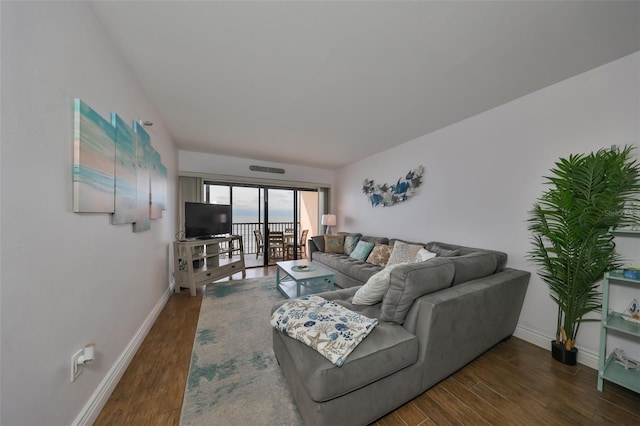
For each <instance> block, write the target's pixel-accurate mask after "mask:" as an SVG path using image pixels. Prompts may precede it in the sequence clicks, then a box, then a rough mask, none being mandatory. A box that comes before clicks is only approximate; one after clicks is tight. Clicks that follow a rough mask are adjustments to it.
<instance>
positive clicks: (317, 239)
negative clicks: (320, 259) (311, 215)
mask: <svg viewBox="0 0 640 426" xmlns="http://www.w3.org/2000/svg"><path fill="white" fill-rule="evenodd" d="M311 241H313V244H315V245H316V247H317V248H318V250H320V251H324V235H315V236H313V237H311Z"/></svg>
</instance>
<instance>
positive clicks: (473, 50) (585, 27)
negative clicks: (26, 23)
mask: <svg viewBox="0 0 640 426" xmlns="http://www.w3.org/2000/svg"><path fill="white" fill-rule="evenodd" d="M92 5H93V8H94V10H95V12H96V14H97V15H98V18H99V19H100V21H101V22H102V23H103V25H104V27H105V29H106V31H107V32H108V34H109V35H110V37H111V38H112V39H113V41H114V42H115V44H116V46H117V48H118V49H119V51H120V52H121V53H122V55H123V56H124V58H125V60H126V61H127V63H128V64H129V66H130V67H131V68H132V69H133V71H134V72H135V73H136V74H137V76H138V78H139V80H140V82H141V85H142V87H143V88H144V90H145V91H146V93H147V95H148V96H149V98H150V99H151V101H152V102H153V104H154V106H155V108H156V109H157V113H158V116H157V117H143V118H144V119H145V120H150V121H157V120H161V121H162V122H163V123H164V125H165V126H166V128H167V129H168V131H169V133H170V134H171V136H172V138H173V139H174V141H175V142H176V143H177V145H178V148H179V149H183V150H189V151H197V152H207V153H217V154H222V155H230V156H236V157H246V158H251V159H254V160H261V161H265V162H278V163H288V164H298V165H306V166H313V167H321V168H327V169H334V168H338V167H341V166H344V165H346V164H349V163H351V162H353V161H357V160H359V159H362V158H365V157H367V156H369V155H372V154H375V153H378V152H381V151H384V150H386V149H389V148H392V147H394V146H396V145H399V144H401V143H404V142H407V141H409V140H412V139H415V138H416V137H418V136H421V135H424V134H427V133H430V132H433V131H435V130H438V129H441V128H443V127H446V126H448V125H450V124H453V123H455V122H458V121H460V120H463V119H465V118H467V117H470V116H473V115H475V114H478V113H480V112H482V111H486V110H488V109H491V108H493V107H496V106H498V105H501V104H503V103H505V102H508V101H510V100H513V99H516V98H518V97H520V96H523V95H525V94H527V93H531V92H533V91H535V90H538V89H541V88H543V87H545V86H549V85H551V84H553V83H556V82H558V81H561V80H564V79H566V78H569V77H571V76H574V75H576V74H579V73H582V72H585V71H587V70H590V69H592V68H595V67H597V66H599V65H602V64H605V63H607V62H610V61H613V60H615V59H618V58H620V57H623V56H626V55H628V54H631V53H633V52H636V51H638V50H640V2H639V1H631V2H617V1H603V2H599V1H422V2H421V1H353V2H351V1H319V2H314V1H295V2H294V1H291V2H282V1H261V2H250V1H227V2H217V1H93V2H92ZM639 80H640V77H639ZM639 83H640V81H639Z"/></svg>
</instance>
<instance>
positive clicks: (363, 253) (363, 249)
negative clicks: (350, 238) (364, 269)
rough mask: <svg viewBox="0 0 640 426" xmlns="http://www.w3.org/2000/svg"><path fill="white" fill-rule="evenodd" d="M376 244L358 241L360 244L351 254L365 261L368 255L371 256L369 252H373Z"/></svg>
mask: <svg viewBox="0 0 640 426" xmlns="http://www.w3.org/2000/svg"><path fill="white" fill-rule="evenodd" d="M374 246H375V245H374V244H373V243H369V242H367V241H358V245H356V248H354V249H353V251H352V252H351V254H350V255H349V256H351V257H353V258H354V259H358V260H361V261H363V262H364V261H365V260H367V257H368V256H369V253H371V250H373V247H374Z"/></svg>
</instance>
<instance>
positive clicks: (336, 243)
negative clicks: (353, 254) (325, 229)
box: [324, 234, 344, 254]
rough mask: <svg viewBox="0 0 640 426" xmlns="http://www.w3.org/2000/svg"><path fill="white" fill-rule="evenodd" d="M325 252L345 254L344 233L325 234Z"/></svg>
mask: <svg viewBox="0 0 640 426" xmlns="http://www.w3.org/2000/svg"><path fill="white" fill-rule="evenodd" d="M324 252H325V253H338V254H343V253H344V234H342V235H325V236H324Z"/></svg>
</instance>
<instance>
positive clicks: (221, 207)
mask: <svg viewBox="0 0 640 426" xmlns="http://www.w3.org/2000/svg"><path fill="white" fill-rule="evenodd" d="M184 219H185V223H184V228H185V229H184V230H185V237H186V238H197V237H202V238H206V237H211V236H214V235H224V234H231V206H230V205H228V204H201V203H191V202H186V203H184Z"/></svg>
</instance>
